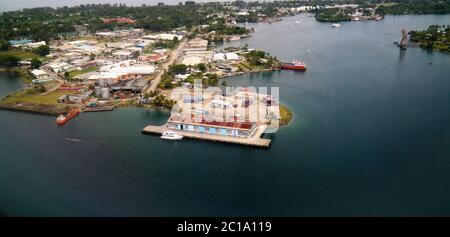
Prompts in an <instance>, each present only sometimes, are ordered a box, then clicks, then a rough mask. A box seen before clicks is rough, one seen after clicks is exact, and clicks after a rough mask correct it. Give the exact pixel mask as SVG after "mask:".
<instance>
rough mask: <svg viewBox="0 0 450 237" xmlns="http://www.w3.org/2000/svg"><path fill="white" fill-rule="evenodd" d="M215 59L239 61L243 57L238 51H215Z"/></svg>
mask: <svg viewBox="0 0 450 237" xmlns="http://www.w3.org/2000/svg"><path fill="white" fill-rule="evenodd" d="M213 60H214V61H216V62H217V61H227V62H229V61H239V60H241V57H240V56H239V55H237V54H236V53H215V54H214V57H213Z"/></svg>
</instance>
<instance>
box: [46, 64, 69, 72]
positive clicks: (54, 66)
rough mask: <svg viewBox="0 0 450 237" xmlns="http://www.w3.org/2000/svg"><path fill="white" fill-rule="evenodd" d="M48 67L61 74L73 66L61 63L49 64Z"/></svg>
mask: <svg viewBox="0 0 450 237" xmlns="http://www.w3.org/2000/svg"><path fill="white" fill-rule="evenodd" d="M46 67H47V68H48V69H50V70H52V71H54V72H56V73H60V72H65V71H67V70H69V69H70V68H71V67H72V66H71V65H70V64H68V63H64V62H61V63H50V64H47V66H46Z"/></svg>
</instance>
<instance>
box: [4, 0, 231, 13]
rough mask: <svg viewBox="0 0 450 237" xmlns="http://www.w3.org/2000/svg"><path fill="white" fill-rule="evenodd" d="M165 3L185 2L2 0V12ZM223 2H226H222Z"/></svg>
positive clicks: (200, 0) (170, 0)
mask: <svg viewBox="0 0 450 237" xmlns="http://www.w3.org/2000/svg"><path fill="white" fill-rule="evenodd" d="M159 2H163V3H164V4H166V5H173V4H178V3H179V2H185V1H180V0H45V1H42V0H2V1H0V12H4V11H14V10H20V9H23V8H34V7H63V6H68V7H73V6H77V5H80V4H107V3H109V4H114V3H117V4H120V3H125V4H126V5H128V6H141V5H142V4H147V5H156V4H157V3H159ZM196 2H212V0H196ZM221 2H226V0H222V1H221Z"/></svg>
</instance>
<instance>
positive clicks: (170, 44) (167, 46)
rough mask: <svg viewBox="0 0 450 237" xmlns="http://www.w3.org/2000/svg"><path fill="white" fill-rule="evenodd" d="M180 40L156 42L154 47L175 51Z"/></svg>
mask: <svg viewBox="0 0 450 237" xmlns="http://www.w3.org/2000/svg"><path fill="white" fill-rule="evenodd" d="M178 43H179V40H178V38H177V37H175V38H174V39H173V40H164V41H163V40H160V41H157V42H155V43H154V44H153V45H152V46H153V48H165V49H174V48H175V47H177V45H178Z"/></svg>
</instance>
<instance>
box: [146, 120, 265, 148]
mask: <svg viewBox="0 0 450 237" xmlns="http://www.w3.org/2000/svg"><path fill="white" fill-rule="evenodd" d="M168 131H171V129H170V128H169V127H168V124H164V125H161V126H154V125H148V126H147V127H145V128H144V129H142V134H145V135H162V134H163V133H164V132H168ZM265 131H266V126H258V127H256V130H255V131H254V133H253V134H252V136H250V137H229V136H222V135H215V134H208V133H199V132H189V131H178V130H177V133H178V134H179V135H182V136H183V137H185V138H190V139H196V140H205V141H210V142H222V143H229V144H236V145H242V146H251V147H257V148H266V149H267V148H269V147H270V143H271V140H270V139H266V138H262V137H261V136H262V135H263V134H264V132H265Z"/></svg>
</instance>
